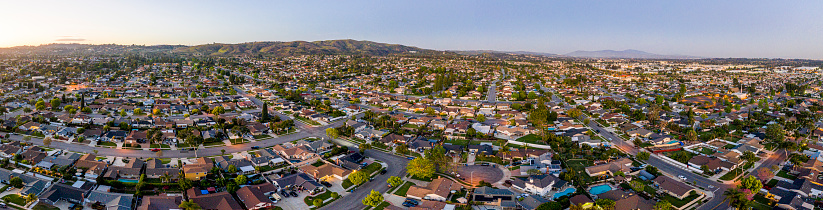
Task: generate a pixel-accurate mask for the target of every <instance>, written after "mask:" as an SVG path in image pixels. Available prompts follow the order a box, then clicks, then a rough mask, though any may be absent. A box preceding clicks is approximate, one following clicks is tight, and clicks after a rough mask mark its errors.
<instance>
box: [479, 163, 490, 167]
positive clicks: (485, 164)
mask: <svg viewBox="0 0 823 210" xmlns="http://www.w3.org/2000/svg"><path fill="white" fill-rule="evenodd" d="M480 165H481V166H489V163H482V164H480Z"/></svg>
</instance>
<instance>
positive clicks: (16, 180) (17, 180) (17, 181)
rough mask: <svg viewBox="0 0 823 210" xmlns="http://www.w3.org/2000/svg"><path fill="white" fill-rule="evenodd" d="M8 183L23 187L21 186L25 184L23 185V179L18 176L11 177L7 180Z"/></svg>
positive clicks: (15, 186)
mask: <svg viewBox="0 0 823 210" xmlns="http://www.w3.org/2000/svg"><path fill="white" fill-rule="evenodd" d="M9 184H10V185H11V186H12V187H14V188H23V186H25V185H23V179H21V178H20V177H16V176H15V177H12V178H11V179H10V180H9Z"/></svg>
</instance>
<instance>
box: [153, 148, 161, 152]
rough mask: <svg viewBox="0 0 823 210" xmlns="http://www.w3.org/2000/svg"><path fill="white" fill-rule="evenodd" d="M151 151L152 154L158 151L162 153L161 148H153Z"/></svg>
mask: <svg viewBox="0 0 823 210" xmlns="http://www.w3.org/2000/svg"><path fill="white" fill-rule="evenodd" d="M151 151H152V152H157V151H160V148H152V149H151Z"/></svg>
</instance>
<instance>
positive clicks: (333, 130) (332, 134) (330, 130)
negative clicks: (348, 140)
mask: <svg viewBox="0 0 823 210" xmlns="http://www.w3.org/2000/svg"><path fill="white" fill-rule="evenodd" d="M326 136H329V138H332V139H336V138H337V137H339V136H340V132H339V131H337V129H336V128H326Z"/></svg>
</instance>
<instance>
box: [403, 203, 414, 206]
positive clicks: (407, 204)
mask: <svg viewBox="0 0 823 210" xmlns="http://www.w3.org/2000/svg"><path fill="white" fill-rule="evenodd" d="M403 206H405V207H414V204H411V203H409V202H403Z"/></svg>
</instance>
